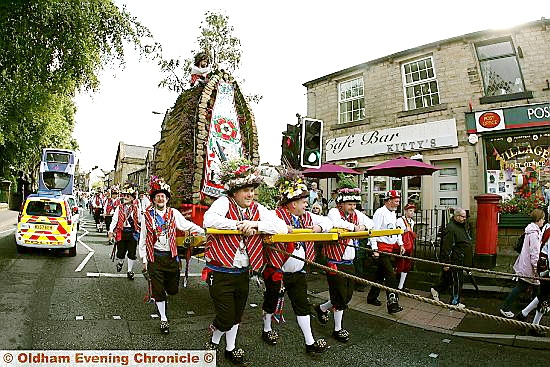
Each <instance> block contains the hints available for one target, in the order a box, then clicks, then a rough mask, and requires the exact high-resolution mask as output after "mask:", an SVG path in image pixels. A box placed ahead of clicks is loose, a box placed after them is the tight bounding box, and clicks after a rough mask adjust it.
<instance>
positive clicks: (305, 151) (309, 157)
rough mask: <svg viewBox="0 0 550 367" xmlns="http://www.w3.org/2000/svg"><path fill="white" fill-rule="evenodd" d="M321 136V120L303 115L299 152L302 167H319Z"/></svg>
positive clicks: (321, 149)
mask: <svg viewBox="0 0 550 367" xmlns="http://www.w3.org/2000/svg"><path fill="white" fill-rule="evenodd" d="M322 138H323V121H322V120H316V119H311V118H307V117H304V118H303V119H302V147H301V148H302V149H301V153H300V163H301V165H302V167H308V168H319V167H321V154H322V153H323V148H322V145H321V142H322Z"/></svg>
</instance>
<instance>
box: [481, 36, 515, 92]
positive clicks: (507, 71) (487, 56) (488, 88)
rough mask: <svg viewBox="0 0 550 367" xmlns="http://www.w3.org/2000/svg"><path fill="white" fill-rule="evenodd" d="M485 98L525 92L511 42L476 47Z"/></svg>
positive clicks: (507, 40) (508, 40) (497, 42)
mask: <svg viewBox="0 0 550 367" xmlns="http://www.w3.org/2000/svg"><path fill="white" fill-rule="evenodd" d="M476 51H477V58H478V60H479V67H480V69H481V75H482V76H483V88H484V92H485V96H498V95H503V94H511V93H520V92H523V91H525V87H524V84H523V78H522V76H521V71H520V69H519V63H518V60H517V57H516V49H515V48H514V45H512V40H510V39H505V40H498V41H493V42H491V43H483V44H477V45H476Z"/></svg>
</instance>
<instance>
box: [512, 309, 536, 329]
mask: <svg viewBox="0 0 550 367" xmlns="http://www.w3.org/2000/svg"><path fill="white" fill-rule="evenodd" d="M514 320H518V321H525V320H527V316H523V313H522V312H521V311H520V312H518V313H517V314H516V315H515V316H514ZM531 330H533V329H531Z"/></svg>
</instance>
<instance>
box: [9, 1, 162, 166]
mask: <svg viewBox="0 0 550 367" xmlns="http://www.w3.org/2000/svg"><path fill="white" fill-rule="evenodd" d="M126 44H131V45H133V46H134V47H135V48H136V49H138V50H139V51H140V53H141V54H142V55H146V56H149V57H158V56H159V55H160V51H161V48H160V45H158V44H157V43H155V42H154V40H153V37H152V35H151V33H150V31H149V30H148V29H147V28H146V27H144V26H143V25H141V23H139V22H138V21H137V20H136V19H135V18H134V17H133V16H132V15H131V14H130V13H129V12H128V11H127V10H126V9H125V8H122V9H119V8H118V7H117V6H116V5H114V3H113V1H112V0H87V1H80V0H33V1H26V0H3V1H2V2H1V4H0V151H1V152H2V154H0V176H10V175H11V171H13V170H14V169H16V170H23V171H26V172H29V171H30V170H31V169H32V167H33V166H34V165H35V163H36V162H37V160H38V157H39V155H40V151H41V149H42V148H43V147H46V146H55V147H65V148H73V149H74V148H76V147H77V144H76V141H74V139H72V137H71V135H72V131H73V127H74V114H75V107H74V104H73V102H72V98H73V97H74V95H75V93H76V92H77V91H83V90H89V91H94V90H96V89H97V88H98V85H99V81H98V74H99V72H100V71H101V70H102V69H103V68H104V67H105V66H107V65H109V64H114V63H119V64H121V65H124V47H125V45H126Z"/></svg>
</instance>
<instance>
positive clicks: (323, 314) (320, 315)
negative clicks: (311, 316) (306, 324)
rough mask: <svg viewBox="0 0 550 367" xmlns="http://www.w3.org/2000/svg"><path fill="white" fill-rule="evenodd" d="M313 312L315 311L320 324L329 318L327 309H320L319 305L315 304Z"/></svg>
mask: <svg viewBox="0 0 550 367" xmlns="http://www.w3.org/2000/svg"><path fill="white" fill-rule="evenodd" d="M315 312H316V313H317V320H319V322H320V323H321V324H323V325H325V324H326V323H327V322H328V320H329V316H328V311H325V312H323V311H321V305H317V306H315Z"/></svg>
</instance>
